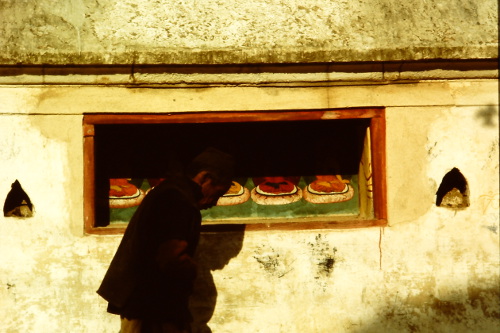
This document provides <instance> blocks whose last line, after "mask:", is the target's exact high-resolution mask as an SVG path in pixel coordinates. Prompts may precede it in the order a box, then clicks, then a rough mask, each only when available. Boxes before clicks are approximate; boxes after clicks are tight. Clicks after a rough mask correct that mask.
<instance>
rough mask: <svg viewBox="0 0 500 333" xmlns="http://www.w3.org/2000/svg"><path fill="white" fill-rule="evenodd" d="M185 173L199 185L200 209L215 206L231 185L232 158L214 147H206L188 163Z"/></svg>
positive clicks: (232, 172)
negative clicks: (200, 193)
mask: <svg viewBox="0 0 500 333" xmlns="http://www.w3.org/2000/svg"><path fill="white" fill-rule="evenodd" d="M186 174H187V176H188V177H190V178H191V179H192V180H193V181H194V182H196V183H197V184H198V185H200V187H201V192H202V194H203V197H202V198H201V199H200V201H199V202H198V203H199V205H200V209H206V208H210V207H212V206H215V204H216V203H217V200H219V198H220V197H221V196H222V195H224V193H226V192H227V190H228V189H229V187H231V183H232V179H233V174H234V159H233V157H232V156H231V155H229V154H226V153H224V152H222V151H220V150H217V149H215V148H207V149H206V150H205V151H203V152H202V153H201V154H199V155H198V156H196V157H195V159H194V160H193V161H192V162H191V163H190V164H189V166H188V168H187V170H186Z"/></svg>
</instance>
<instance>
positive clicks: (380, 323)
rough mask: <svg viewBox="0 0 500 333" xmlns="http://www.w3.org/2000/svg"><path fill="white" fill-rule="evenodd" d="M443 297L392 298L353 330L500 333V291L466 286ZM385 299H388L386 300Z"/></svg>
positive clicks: (370, 332) (357, 332) (374, 332)
mask: <svg viewBox="0 0 500 333" xmlns="http://www.w3.org/2000/svg"><path fill="white" fill-rule="evenodd" d="M446 298H447V299H446V300H443V299H438V298H437V297H436V296H434V295H432V294H430V293H429V294H427V295H425V294H423V293H422V294H418V295H415V296H408V297H407V298H406V299H398V298H397V297H396V298H393V299H392V300H391V301H388V302H387V303H386V304H385V306H384V307H383V308H379V309H375V311H376V316H375V317H374V318H373V319H371V320H370V321H369V322H366V323H363V324H362V325H361V326H362V327H360V328H359V329H352V330H350V332H354V333H378V332H381V333H402V332H404V333H406V332H411V333H414V332H415V333H417V332H418V333H428V332H453V333H462V332H463V333H475V332H477V333H479V332H500V303H499V299H500V291H499V289H498V283H496V284H495V287H491V288H479V287H474V286H472V287H469V288H468V289H467V291H466V292H459V291H457V292H456V293H453V294H450V295H448V296H447V297H446ZM386 301H387V300H386Z"/></svg>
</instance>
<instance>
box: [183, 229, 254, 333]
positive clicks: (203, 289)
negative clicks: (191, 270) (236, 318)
mask: <svg viewBox="0 0 500 333" xmlns="http://www.w3.org/2000/svg"><path fill="white" fill-rule="evenodd" d="M236 229H237V230H234V231H230V232H229V231H228V232H213V233H212V232H210V233H208V232H207V233H202V234H201V235H200V242H199V245H198V248H197V253H196V258H195V259H196V261H197V262H198V277H197V279H196V281H195V286H194V291H193V295H192V296H191V303H190V305H191V312H192V314H193V324H192V332H193V333H210V332H212V330H211V329H210V327H209V326H208V322H209V321H210V319H211V318H212V315H213V313H214V310H215V305H216V303H217V288H216V286H215V283H214V278H213V276H212V271H214V270H220V269H223V268H224V267H225V266H226V265H227V264H228V263H229V261H230V260H231V259H232V258H234V257H236V256H237V255H238V253H239V252H240V251H241V247H242V244H243V238H244V226H243V225H242V226H241V227H240V226H238V227H237V228H236Z"/></svg>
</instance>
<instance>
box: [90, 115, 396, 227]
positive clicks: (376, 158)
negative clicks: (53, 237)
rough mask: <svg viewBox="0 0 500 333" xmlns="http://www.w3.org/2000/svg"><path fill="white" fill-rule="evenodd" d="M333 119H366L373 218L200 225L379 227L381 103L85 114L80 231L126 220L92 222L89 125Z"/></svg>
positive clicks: (382, 205) (382, 213)
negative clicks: (315, 106)
mask: <svg viewBox="0 0 500 333" xmlns="http://www.w3.org/2000/svg"><path fill="white" fill-rule="evenodd" d="M332 119H370V125H369V127H370V133H371V161H372V166H373V172H372V177H373V211H374V214H373V215H374V216H373V218H369V219H352V220H338V221H335V220H332V221H319V220H317V221H314V220H312V221H303V222H296V221H293V222H271V223H269V222H265V223H259V222H257V223H249V224H244V225H234V224H220V225H203V227H202V230H205V231H210V230H214V231H218V230H220V231H223V230H232V229H234V228H244V229H245V230H307V229H349V228H365V227H383V226H386V225H387V189H386V128H385V109H384V108H383V107H373V108H349V109H313V110H280V111H220V112H213V111H212V112H182V113H181V112H179V113H165V114H130V113H127V114H116V113H113V114H87V115H84V117H83V155H84V191H83V192H84V193H83V199H84V231H85V233H87V234H120V233H123V232H124V230H125V226H123V227H121V226H120V227H116V226H107V227H95V226H94V225H95V213H94V202H95V170H94V168H95V158H94V134H95V130H94V126H95V125H101V124H166V123H170V124H174V123H232V122H233V123H236V122H261V121H305V120H332Z"/></svg>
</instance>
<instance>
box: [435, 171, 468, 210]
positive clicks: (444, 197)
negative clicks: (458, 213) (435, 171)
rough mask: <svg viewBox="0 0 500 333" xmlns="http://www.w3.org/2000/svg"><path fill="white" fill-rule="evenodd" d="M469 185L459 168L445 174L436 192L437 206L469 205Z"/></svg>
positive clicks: (460, 206)
mask: <svg viewBox="0 0 500 333" xmlns="http://www.w3.org/2000/svg"><path fill="white" fill-rule="evenodd" d="M469 205H470V203H469V185H468V184H467V180H466V179H465V177H464V175H463V174H462V173H461V172H460V170H458V169H457V168H453V169H451V171H449V172H448V173H447V174H446V175H444V177H443V180H442V181H441V185H439V188H438V190H437V192H436V206H438V207H446V208H452V209H464V208H466V207H469Z"/></svg>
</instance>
